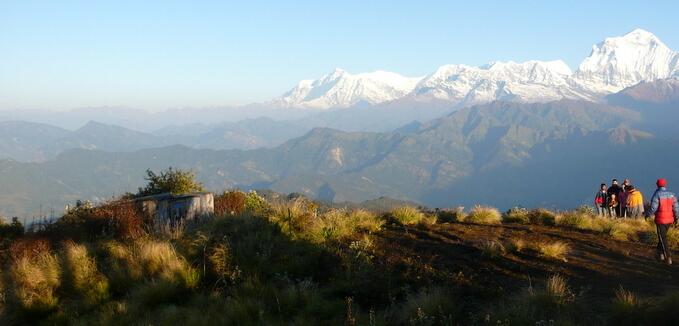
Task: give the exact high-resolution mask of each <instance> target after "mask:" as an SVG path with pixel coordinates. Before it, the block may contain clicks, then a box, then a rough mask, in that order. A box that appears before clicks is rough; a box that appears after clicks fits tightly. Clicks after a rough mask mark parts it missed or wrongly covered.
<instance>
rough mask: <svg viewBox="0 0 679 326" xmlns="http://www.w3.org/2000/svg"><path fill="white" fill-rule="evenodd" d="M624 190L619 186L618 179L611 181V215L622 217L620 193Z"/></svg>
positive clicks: (609, 192) (609, 199) (609, 198)
mask: <svg viewBox="0 0 679 326" xmlns="http://www.w3.org/2000/svg"><path fill="white" fill-rule="evenodd" d="M621 191H622V188H620V185H618V179H613V180H612V181H611V186H610V187H608V207H610V209H611V215H615V217H620V192H621Z"/></svg>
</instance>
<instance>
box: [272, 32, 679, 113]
mask: <svg viewBox="0 0 679 326" xmlns="http://www.w3.org/2000/svg"><path fill="white" fill-rule="evenodd" d="M669 77H679V53H678V52H674V51H672V50H671V49H670V48H669V47H667V46H666V45H665V44H664V43H662V42H661V41H660V40H659V39H658V38H657V37H656V36H655V35H653V34H652V33H650V32H647V31H645V30H642V29H635V30H634V31H632V32H630V33H627V34H625V35H623V36H619V37H610V38H607V39H605V40H604V41H603V42H601V43H599V44H596V45H594V46H593V47H592V52H591V54H590V55H589V56H588V57H587V58H585V60H584V61H583V62H582V63H581V64H580V66H579V68H578V70H577V71H576V72H575V73H573V72H572V71H571V69H570V68H569V67H568V65H566V63H564V62H563V61H561V60H555V61H527V62H522V63H517V62H512V61H509V62H493V63H490V64H488V65H484V66H480V67H472V66H466V65H444V66H441V67H439V68H438V69H437V70H436V71H435V72H434V73H432V74H430V75H428V76H425V77H423V78H410V77H404V76H401V75H399V74H396V73H391V72H384V71H376V72H373V73H363V74H356V75H352V74H349V73H347V72H346V71H343V70H341V69H336V70H335V71H334V72H332V73H330V74H328V75H326V76H324V77H322V78H321V79H318V80H303V81H301V82H299V84H298V85H297V86H296V87H295V88H293V89H292V90H290V91H289V92H288V93H286V94H284V95H283V96H281V97H279V98H276V99H274V100H272V101H271V102H270V103H269V104H273V105H274V106H277V107H289V108H316V109H328V108H346V107H351V106H355V105H357V104H361V103H365V104H370V105H375V104H380V103H384V102H390V101H394V100H400V99H403V100H408V99H410V100H415V101H417V102H424V103H427V102H429V101H432V102H433V101H438V102H444V103H450V104H451V105H458V106H466V105H472V104H480V103H487V102H492V101H495V100H504V101H517V102H549V101H554V100H559V99H564V98H565V99H584V100H590V101H596V100H599V99H601V98H602V97H603V96H605V95H607V94H610V93H614V92H618V91H620V90H622V89H624V88H626V87H629V86H632V85H635V84H637V83H639V82H642V81H654V80H658V79H665V78H669Z"/></svg>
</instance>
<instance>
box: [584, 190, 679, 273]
mask: <svg viewBox="0 0 679 326" xmlns="http://www.w3.org/2000/svg"><path fill="white" fill-rule="evenodd" d="M655 184H656V186H657V189H656V190H655V193H653V197H651V202H650V204H649V205H648V209H646V211H645V212H644V200H643V196H642V195H641V192H640V191H639V190H637V189H635V188H634V186H632V185H631V183H630V181H629V180H628V179H625V181H624V182H623V184H622V187H621V186H619V185H618V180H616V179H613V182H611V186H610V187H607V186H606V184H601V187H600V188H599V192H597V194H596V197H594V203H595V205H596V207H597V212H598V214H599V215H602V216H616V217H632V218H638V217H641V216H644V218H648V217H651V216H653V217H654V222H655V226H656V232H657V234H658V245H657V247H656V248H657V249H656V250H657V254H658V260H660V261H663V262H665V263H666V264H668V265H672V252H671V250H670V247H669V244H668V243H667V231H669V229H670V227H671V226H672V225H676V224H677V218H678V217H679V203H678V202H677V197H676V196H675V195H674V193H672V192H670V191H669V190H667V188H666V187H667V180H665V179H658V180H657V181H656V183H655Z"/></svg>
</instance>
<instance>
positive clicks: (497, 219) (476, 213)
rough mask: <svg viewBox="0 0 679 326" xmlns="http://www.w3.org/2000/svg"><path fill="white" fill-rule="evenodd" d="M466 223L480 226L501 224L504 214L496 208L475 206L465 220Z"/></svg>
mask: <svg viewBox="0 0 679 326" xmlns="http://www.w3.org/2000/svg"><path fill="white" fill-rule="evenodd" d="M465 222H471V223H478V224H500V223H501V222H502V214H500V211H498V210H497V209H496V208H493V207H487V206H474V208H472V210H471V211H470V212H469V215H467V217H466V218H465Z"/></svg>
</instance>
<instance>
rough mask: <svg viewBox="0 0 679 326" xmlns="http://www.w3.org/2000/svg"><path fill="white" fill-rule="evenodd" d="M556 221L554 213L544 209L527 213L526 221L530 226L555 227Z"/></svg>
mask: <svg viewBox="0 0 679 326" xmlns="http://www.w3.org/2000/svg"><path fill="white" fill-rule="evenodd" d="M556 219H557V214H556V213H554V212H552V211H550V210H547V209H544V208H538V209H534V210H532V211H530V212H529V213H528V220H529V221H530V223H531V224H537V225H555V224H556Z"/></svg>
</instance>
